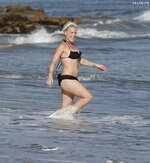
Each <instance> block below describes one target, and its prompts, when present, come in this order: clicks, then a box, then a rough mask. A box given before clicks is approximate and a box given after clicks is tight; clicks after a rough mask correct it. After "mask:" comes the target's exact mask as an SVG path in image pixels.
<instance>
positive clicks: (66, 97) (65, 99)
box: [61, 89, 74, 108]
mask: <svg viewBox="0 0 150 163" xmlns="http://www.w3.org/2000/svg"><path fill="white" fill-rule="evenodd" d="M61 93H62V95H61V98H62V108H63V107H66V106H68V105H71V104H72V101H73V97H74V96H73V95H72V94H70V93H69V92H66V91H65V90H63V89H61Z"/></svg>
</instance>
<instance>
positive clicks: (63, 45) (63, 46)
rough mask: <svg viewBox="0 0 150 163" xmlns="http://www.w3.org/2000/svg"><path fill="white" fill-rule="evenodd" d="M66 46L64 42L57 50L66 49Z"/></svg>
mask: <svg viewBox="0 0 150 163" xmlns="http://www.w3.org/2000/svg"><path fill="white" fill-rule="evenodd" d="M65 48H66V44H65V43H64V42H63V41H62V42H61V43H59V44H58V46H57V49H65Z"/></svg>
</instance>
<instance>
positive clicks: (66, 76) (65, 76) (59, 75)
mask: <svg viewBox="0 0 150 163" xmlns="http://www.w3.org/2000/svg"><path fill="white" fill-rule="evenodd" d="M57 78H58V84H59V85H60V83H61V81H62V80H65V79H69V80H78V79H77V77H75V76H72V75H61V74H58V77H57Z"/></svg>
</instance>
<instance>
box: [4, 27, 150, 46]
mask: <svg viewBox="0 0 150 163" xmlns="http://www.w3.org/2000/svg"><path fill="white" fill-rule="evenodd" d="M78 37H79V38H83V39H91V38H99V39H127V38H128V39H129V38H134V39H135V38H143V37H144V38H145V37H146V38H147V37H148V38H149V37H150V33H145V34H129V33H127V32H122V31H113V30H112V29H111V30H105V29H104V30H101V29H100V30H99V29H96V28H83V27H79V28H78ZM62 39H63V32H62V31H55V32H53V33H49V32H47V31H46V30H45V29H44V28H42V29H39V30H36V31H34V32H33V33H31V34H27V35H19V36H14V37H12V36H11V37H10V38H9V39H8V43H9V44H11V46H12V44H13V45H14V44H15V45H20V44H37V43H54V42H58V41H61V40H62ZM8 46H9V45H8ZM8 46H7V47H8ZM4 47H5V46H4ZM4 47H3V48H4Z"/></svg>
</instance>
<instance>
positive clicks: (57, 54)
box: [46, 44, 64, 87]
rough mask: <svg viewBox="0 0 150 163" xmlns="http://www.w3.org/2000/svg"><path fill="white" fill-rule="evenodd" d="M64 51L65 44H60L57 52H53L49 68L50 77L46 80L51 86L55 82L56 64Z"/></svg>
mask: <svg viewBox="0 0 150 163" xmlns="http://www.w3.org/2000/svg"><path fill="white" fill-rule="evenodd" d="M63 51H64V45H63V44H60V45H59V46H58V47H57V48H56V50H55V52H54V54H53V57H52V60H51V62H50V66H49V70H48V78H47V81H46V84H47V85H48V86H49V87H51V86H52V84H53V72H54V69H55V66H56V64H57V62H58V59H59V58H60V56H61V54H62V53H63Z"/></svg>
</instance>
